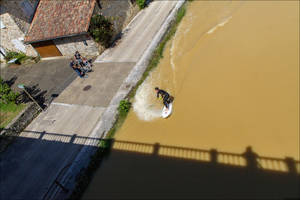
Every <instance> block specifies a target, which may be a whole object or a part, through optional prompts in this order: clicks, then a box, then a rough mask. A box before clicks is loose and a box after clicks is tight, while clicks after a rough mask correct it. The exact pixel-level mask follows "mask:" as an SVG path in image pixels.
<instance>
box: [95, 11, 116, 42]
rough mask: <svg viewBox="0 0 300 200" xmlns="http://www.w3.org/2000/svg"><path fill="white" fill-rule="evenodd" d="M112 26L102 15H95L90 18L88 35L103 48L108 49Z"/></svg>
mask: <svg viewBox="0 0 300 200" xmlns="http://www.w3.org/2000/svg"><path fill="white" fill-rule="evenodd" d="M113 32H114V29H113V24H112V23H111V22H110V21H109V20H108V19H106V18H105V17H104V16H103V15H95V16H93V17H92V18H91V23H90V27H89V33H90V34H91V36H92V37H93V38H94V39H95V41H96V42H99V43H100V44H101V45H103V46H104V47H106V48H107V47H109V45H110V43H111V39H112V36H113Z"/></svg>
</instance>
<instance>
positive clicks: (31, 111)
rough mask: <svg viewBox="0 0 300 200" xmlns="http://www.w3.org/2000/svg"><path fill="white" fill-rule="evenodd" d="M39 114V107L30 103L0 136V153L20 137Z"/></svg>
mask: <svg viewBox="0 0 300 200" xmlns="http://www.w3.org/2000/svg"><path fill="white" fill-rule="evenodd" d="M40 112H41V110H40V109H39V107H38V106H37V105H36V104H34V103H31V104H30V105H29V106H28V107H27V108H26V110H25V111H24V112H23V113H22V114H21V115H20V116H19V117H18V118H17V119H16V121H15V122H13V123H12V124H11V125H10V126H9V127H7V129H5V130H2V131H1V134H0V153H1V152H3V151H5V150H6V148H7V147H8V146H9V145H10V144H11V143H12V142H13V141H14V140H15V139H16V138H17V136H19V135H20V133H21V132H22V131H23V130H24V129H25V128H26V127H27V126H28V125H29V124H30V122H31V121H32V120H33V119H34V118H35V117H36V116H37V115H38V114H39V113H40Z"/></svg>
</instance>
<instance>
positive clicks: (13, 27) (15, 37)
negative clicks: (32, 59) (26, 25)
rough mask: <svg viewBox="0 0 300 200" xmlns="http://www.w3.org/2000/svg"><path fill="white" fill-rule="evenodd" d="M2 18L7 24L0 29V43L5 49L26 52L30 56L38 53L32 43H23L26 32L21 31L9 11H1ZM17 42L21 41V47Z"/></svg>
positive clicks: (0, 17) (0, 16) (4, 23)
mask: <svg viewBox="0 0 300 200" xmlns="http://www.w3.org/2000/svg"><path fill="white" fill-rule="evenodd" d="M0 19H1V22H2V23H3V25H4V26H5V28H2V29H1V30H0V31H1V34H0V44H1V47H2V48H3V49H5V50H6V51H16V52H24V53H25V54H26V55H28V56H37V55H38V54H37V52H36V51H35V50H34V48H33V47H32V46H31V45H26V44H24V43H23V41H22V40H23V39H24V36H25V34H24V32H22V31H21V29H20V28H19V27H18V25H17V24H16V23H15V21H14V20H13V18H12V17H11V15H10V14H9V13H1V15H0ZM13 41H14V42H15V44H14V43H13ZM16 43H17V45H18V43H19V48H18V46H16Z"/></svg>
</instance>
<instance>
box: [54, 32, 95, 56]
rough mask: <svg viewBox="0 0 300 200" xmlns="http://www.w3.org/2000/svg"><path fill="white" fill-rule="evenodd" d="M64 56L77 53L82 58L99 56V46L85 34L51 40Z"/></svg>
mask: <svg viewBox="0 0 300 200" xmlns="http://www.w3.org/2000/svg"><path fill="white" fill-rule="evenodd" d="M53 42H54V44H55V45H56V47H57V48H58V49H59V51H60V52H61V53H62V55H64V56H73V55H74V53H75V51H79V52H80V54H82V55H83V56H87V55H89V56H97V55H99V45H98V44H97V43H96V42H95V41H94V40H93V39H92V38H91V37H90V36H89V35H87V34H84V35H78V36H73V37H66V38H60V39H55V40H53Z"/></svg>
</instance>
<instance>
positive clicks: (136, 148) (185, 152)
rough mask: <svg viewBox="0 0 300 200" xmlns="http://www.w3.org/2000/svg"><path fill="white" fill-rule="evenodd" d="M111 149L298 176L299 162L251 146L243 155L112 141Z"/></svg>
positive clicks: (299, 171) (156, 144)
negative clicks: (261, 152) (277, 156)
mask: <svg viewBox="0 0 300 200" xmlns="http://www.w3.org/2000/svg"><path fill="white" fill-rule="evenodd" d="M111 144H112V149H116V150H122V151H131V152H137V153H145V154H152V155H157V156H162V157H169V158H180V159H187V160H196V161H201V162H207V163H210V164H220V165H231V166H237V167H246V168H248V169H253V170H270V171H277V172H286V173H290V174H300V161H297V160H294V158H291V157H286V158H284V159H281V158H274V157H266V156H259V155H258V154H257V153H255V152H254V151H253V150H252V148H251V146H248V147H247V148H246V150H245V152H244V153H241V154H238V153H229V152H222V151H217V150H216V149H211V150H204V149H195V148H185V147H178V146H169V145H161V144H159V143H155V144H148V143H138V142H130V141H119V140H112V142H111Z"/></svg>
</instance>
